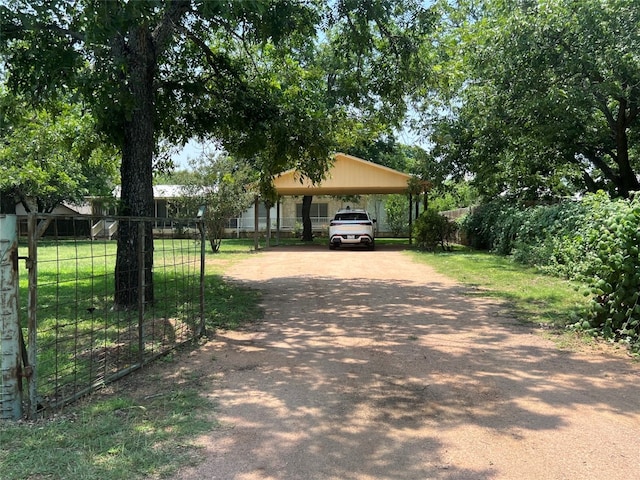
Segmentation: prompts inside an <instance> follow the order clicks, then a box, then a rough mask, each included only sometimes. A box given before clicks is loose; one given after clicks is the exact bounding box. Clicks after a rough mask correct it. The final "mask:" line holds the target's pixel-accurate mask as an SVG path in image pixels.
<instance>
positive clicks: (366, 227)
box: [329, 208, 376, 250]
mask: <svg viewBox="0 0 640 480" xmlns="http://www.w3.org/2000/svg"><path fill="white" fill-rule="evenodd" d="M375 222H376V221H375V220H374V219H372V218H371V216H370V215H369V213H367V211H366V210H362V209H357V208H354V209H350V208H346V209H344V210H338V212H337V213H336V215H335V217H333V220H331V223H329V248H331V249H334V248H336V247H339V246H341V245H365V246H367V247H369V249H370V250H373V249H374V248H375V240H374V236H375V235H374V223H375Z"/></svg>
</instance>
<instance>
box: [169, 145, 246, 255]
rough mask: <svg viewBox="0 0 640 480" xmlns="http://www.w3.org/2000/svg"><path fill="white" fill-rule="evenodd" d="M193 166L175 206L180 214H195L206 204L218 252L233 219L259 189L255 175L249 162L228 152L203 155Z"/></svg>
mask: <svg viewBox="0 0 640 480" xmlns="http://www.w3.org/2000/svg"><path fill="white" fill-rule="evenodd" d="M192 168H193V171H192V172H191V174H190V175H189V177H190V179H191V181H190V183H189V184H187V185H185V186H184V193H185V195H184V196H183V197H182V198H181V199H178V200H175V201H174V202H173V205H172V208H173V209H174V212H175V213H176V214H182V215H184V216H187V217H190V218H193V217H194V216H195V214H196V212H197V211H198V209H199V208H200V206H202V205H204V206H205V211H204V216H203V218H204V224H205V229H206V235H207V239H208V240H209V244H210V245H211V249H212V251H213V252H214V253H217V252H218V251H219V249H220V244H221V242H222V238H223V237H224V229H225V228H226V226H227V224H228V222H229V220H231V219H232V218H236V217H239V216H240V215H241V214H242V212H244V211H245V210H246V209H247V208H248V207H249V206H250V205H251V202H252V201H253V199H254V197H255V195H256V193H257V192H256V191H254V190H252V187H251V183H252V181H253V182H254V183H255V175H254V172H253V171H252V170H251V168H250V166H249V165H248V164H247V163H246V162H244V161H241V160H237V159H234V158H233V157H230V156H228V155H225V154H220V155H215V154H210V155H206V156H203V157H201V158H200V159H198V160H195V161H193V162H192ZM184 178H188V177H184Z"/></svg>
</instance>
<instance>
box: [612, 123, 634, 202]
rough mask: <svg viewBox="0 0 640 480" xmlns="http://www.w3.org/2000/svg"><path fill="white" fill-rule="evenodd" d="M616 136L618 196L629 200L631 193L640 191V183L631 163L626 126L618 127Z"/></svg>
mask: <svg viewBox="0 0 640 480" xmlns="http://www.w3.org/2000/svg"><path fill="white" fill-rule="evenodd" d="M615 135H616V153H617V155H616V163H617V164H618V168H619V172H620V174H619V175H618V181H617V185H616V186H617V188H618V194H619V195H620V196H621V197H623V198H629V195H630V194H631V192H637V191H638V190H640V183H639V182H638V178H637V177H636V174H635V172H634V171H633V168H632V167H631V163H630V162H629V137H628V135H627V128H626V126H622V125H620V126H618V128H617V131H616V132H615Z"/></svg>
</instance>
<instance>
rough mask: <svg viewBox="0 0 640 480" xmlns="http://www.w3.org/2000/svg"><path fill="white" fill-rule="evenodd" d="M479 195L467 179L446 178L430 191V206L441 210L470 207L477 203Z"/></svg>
mask: <svg viewBox="0 0 640 480" xmlns="http://www.w3.org/2000/svg"><path fill="white" fill-rule="evenodd" d="M477 200H478V195H477V193H476V191H475V189H474V188H473V186H471V184H470V183H469V182H467V181H459V182H455V181H452V180H445V181H444V182H443V183H442V184H441V185H440V186H438V187H437V188H434V189H433V190H431V191H430V192H429V206H430V207H433V208H434V209H436V210H437V211H439V212H444V211H446V210H455V209H456V208H464V207H470V206H472V205H474V204H476V203H477Z"/></svg>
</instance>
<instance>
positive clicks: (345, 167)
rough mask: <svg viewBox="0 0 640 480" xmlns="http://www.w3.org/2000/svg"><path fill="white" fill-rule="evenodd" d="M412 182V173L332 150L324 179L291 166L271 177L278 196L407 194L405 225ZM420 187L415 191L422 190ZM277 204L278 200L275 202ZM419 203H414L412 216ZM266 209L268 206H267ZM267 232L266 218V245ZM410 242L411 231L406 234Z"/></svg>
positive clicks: (257, 200)
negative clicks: (312, 178)
mask: <svg viewBox="0 0 640 480" xmlns="http://www.w3.org/2000/svg"><path fill="white" fill-rule="evenodd" d="M412 181H413V182H415V181H416V179H415V177H413V176H412V175H409V174H406V173H403V172H399V171H397V170H394V169H392V168H388V167H385V166H383V165H379V164H377V163H373V162H369V161H367V160H363V159H361V158H358V157H354V156H352V155H346V154H344V153H336V154H335V156H334V162H333V165H332V166H331V168H330V169H329V171H328V172H327V174H326V175H325V178H324V179H323V180H322V181H321V182H319V183H316V184H314V183H313V182H311V181H309V180H308V179H303V178H301V176H300V174H299V173H298V172H297V171H296V170H294V169H292V170H287V171H285V172H282V173H280V174H278V175H276V176H275V177H274V179H273V184H274V187H275V190H276V191H277V193H278V196H279V197H283V196H305V195H311V196H315V195H333V196H341V195H367V194H382V195H384V194H403V193H404V194H407V193H408V194H409V226H411V224H412V211H413V208H412V205H413V195H412V194H413V193H416V192H415V191H412V188H411V186H412V183H413V182H412ZM423 192H424V188H423V189H422V191H421V192H417V193H418V194H420V193H423ZM258 203H259V199H256V203H255V212H256V214H255V219H256V220H255V222H256V225H255V229H254V231H255V232H256V233H255V246H256V248H258V220H257V219H258ZM278 204H279V201H278ZM418 208H419V204H418V203H416V216H417V215H418ZM267 212H268V209H267ZM276 212H278V218H277V219H276V230H277V232H278V234H277V235H278V236H279V232H280V218H279V213H280V208H276ZM270 234H271V220H270V218H269V217H267V236H266V238H267V245H268V242H269V237H270ZM409 243H411V233H409Z"/></svg>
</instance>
